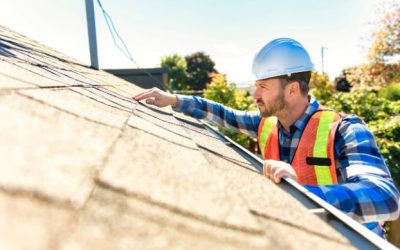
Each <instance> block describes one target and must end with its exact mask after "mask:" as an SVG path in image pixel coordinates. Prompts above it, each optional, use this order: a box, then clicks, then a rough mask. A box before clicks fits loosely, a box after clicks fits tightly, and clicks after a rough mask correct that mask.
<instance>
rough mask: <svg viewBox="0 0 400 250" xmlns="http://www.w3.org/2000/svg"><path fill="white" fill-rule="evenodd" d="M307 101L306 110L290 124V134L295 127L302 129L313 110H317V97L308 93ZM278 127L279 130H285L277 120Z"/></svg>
mask: <svg viewBox="0 0 400 250" xmlns="http://www.w3.org/2000/svg"><path fill="white" fill-rule="evenodd" d="M308 102H309V105H308V107H307V109H306V111H305V112H304V113H303V114H302V115H301V116H300V118H299V119H298V120H297V121H295V122H294V123H293V124H292V125H291V126H290V134H293V133H294V132H295V131H296V129H297V130H299V131H303V129H304V127H305V126H306V123H307V121H308V120H309V118H310V116H311V115H312V114H314V113H315V111H317V110H318V107H319V102H318V101H317V99H315V97H314V96H312V95H309V96H308ZM278 128H279V130H281V131H285V130H284V129H283V126H282V124H281V123H280V122H279V121H278Z"/></svg>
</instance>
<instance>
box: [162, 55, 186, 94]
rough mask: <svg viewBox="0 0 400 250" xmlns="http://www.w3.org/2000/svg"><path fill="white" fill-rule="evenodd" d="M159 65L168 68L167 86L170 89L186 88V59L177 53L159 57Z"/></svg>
mask: <svg viewBox="0 0 400 250" xmlns="http://www.w3.org/2000/svg"><path fill="white" fill-rule="evenodd" d="M161 67H163V68H167V69H168V84H169V86H168V88H169V89H171V90H187V89H188V87H187V85H186V83H187V78H188V77H187V73H186V61H185V59H184V58H183V57H181V56H180V55H178V54H173V55H169V56H164V57H163V58H161Z"/></svg>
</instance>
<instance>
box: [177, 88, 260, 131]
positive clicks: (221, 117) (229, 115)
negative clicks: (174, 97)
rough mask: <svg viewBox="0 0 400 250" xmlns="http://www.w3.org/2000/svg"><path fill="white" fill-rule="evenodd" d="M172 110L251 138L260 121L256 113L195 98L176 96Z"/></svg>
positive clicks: (258, 114)
mask: <svg viewBox="0 0 400 250" xmlns="http://www.w3.org/2000/svg"><path fill="white" fill-rule="evenodd" d="M174 110H175V111H177V112H183V113H184V114H185V115H189V116H192V117H194V118H197V119H207V120H210V121H213V122H215V123H217V124H218V125H219V126H222V127H225V128H228V129H231V130H233V131H236V132H241V133H244V134H247V135H250V136H253V137H256V136H257V131H258V125H259V123H260V121H261V117H260V113H259V112H258V111H239V110H234V109H231V108H228V107H225V106H223V105H221V104H219V103H216V102H213V101H210V100H207V99H205V98H201V97H197V96H183V95H178V103H177V105H176V107H175V108H174Z"/></svg>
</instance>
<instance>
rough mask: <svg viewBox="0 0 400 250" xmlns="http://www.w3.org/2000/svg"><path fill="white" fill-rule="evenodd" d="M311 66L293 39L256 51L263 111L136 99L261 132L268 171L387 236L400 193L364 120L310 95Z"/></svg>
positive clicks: (145, 96)
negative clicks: (386, 223)
mask: <svg viewBox="0 0 400 250" xmlns="http://www.w3.org/2000/svg"><path fill="white" fill-rule="evenodd" d="M313 69H314V65H313V64H312V62H311V59H310V56H309V54H308V53H307V51H306V50H305V49H304V47H303V46H302V45H301V44H300V43H299V42H297V41H295V40H293V39H289V38H280V39H276V40H273V41H271V42H270V43H268V44H267V45H265V46H264V47H263V48H262V49H261V50H260V51H259V52H258V53H257V55H256V56H255V58H254V62H253V73H254V74H255V76H256V89H255V92H254V95H253V97H254V99H255V100H256V102H257V105H258V109H259V111H258V112H257V111H251V112H247V111H237V110H233V109H230V108H227V107H225V106H222V105H221V104H218V103H215V102H212V101H209V100H206V99H204V98H199V97H195V96H191V97H189V96H177V95H172V94H169V93H166V92H163V91H161V90H159V89H151V90H148V91H146V92H143V93H141V94H139V95H137V96H134V97H133V98H134V99H135V100H138V101H139V100H146V102H147V103H148V104H153V105H156V106H159V107H164V106H167V105H171V106H172V107H173V108H174V109H175V110H176V111H179V112H183V113H185V114H186V115H191V116H193V117H196V118H199V119H202V118H207V119H210V120H213V121H214V122H217V123H218V124H219V125H221V126H224V127H227V128H230V129H233V130H237V131H240V132H243V133H246V134H249V135H252V136H257V137H258V142H259V146H260V149H261V152H262V156H263V158H264V159H265V161H264V170H263V171H264V175H265V176H266V177H267V178H269V179H271V180H272V181H274V182H276V183H279V182H280V181H281V178H282V176H288V177H290V178H292V179H294V180H296V181H298V182H299V183H300V184H303V185H304V186H305V187H306V188H307V189H308V190H309V191H311V192H313V193H314V194H316V195H318V196H319V197H321V198H322V199H324V200H325V201H327V202H328V203H330V204H331V205H333V206H335V207H337V208H338V209H340V210H342V211H343V212H344V213H346V214H348V215H349V216H351V217H352V218H354V219H355V220H357V221H359V222H361V223H364V225H365V226H366V227H367V228H369V229H370V230H372V231H374V232H375V233H377V234H378V235H380V236H381V237H384V229H383V228H382V226H381V225H380V223H379V221H386V220H396V219H397V218H398V217H399V197H400V195H399V192H398V190H397V189H396V187H395V186H394V184H393V181H392V178H391V176H390V173H389V170H388V168H387V166H386V165H385V162H384V159H383V157H382V155H381V154H380V152H379V149H378V147H377V145H376V142H375V138H374V137H373V135H372V133H371V132H370V131H369V130H368V128H367V127H366V125H365V123H364V122H363V121H362V120H361V119H360V118H358V117H357V116H355V115H340V114H338V113H337V112H334V111H332V110H329V109H327V108H325V107H323V106H321V105H320V104H319V103H318V101H317V100H316V99H315V98H313V97H311V96H310V95H309V94H308V90H309V87H308V83H309V81H310V77H311V71H312V70H313Z"/></svg>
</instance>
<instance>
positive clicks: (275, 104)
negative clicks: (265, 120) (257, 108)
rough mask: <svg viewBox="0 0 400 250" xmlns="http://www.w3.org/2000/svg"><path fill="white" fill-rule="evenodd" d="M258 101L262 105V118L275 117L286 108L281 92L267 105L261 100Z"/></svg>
mask: <svg viewBox="0 0 400 250" xmlns="http://www.w3.org/2000/svg"><path fill="white" fill-rule="evenodd" d="M260 101H261V102H262V103H263V104H264V111H262V113H261V115H262V116H263V117H269V116H276V113H277V112H279V111H281V110H283V109H284V108H285V107H286V106H287V103H286V101H285V98H284V97H283V91H282V92H280V93H279V95H278V96H277V97H276V98H275V99H274V100H272V101H270V102H269V103H267V104H266V103H264V102H263V101H262V100H260Z"/></svg>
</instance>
